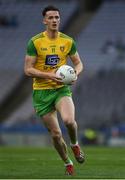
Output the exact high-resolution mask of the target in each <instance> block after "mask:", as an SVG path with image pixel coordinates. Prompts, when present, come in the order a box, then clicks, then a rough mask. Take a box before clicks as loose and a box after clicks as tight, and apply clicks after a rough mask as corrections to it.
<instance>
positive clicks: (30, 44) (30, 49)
mask: <svg viewBox="0 0 125 180" xmlns="http://www.w3.org/2000/svg"><path fill="white" fill-rule="evenodd" d="M27 55H29V56H37V51H36V48H35V46H34V43H33V41H32V40H29V42H28V45H27Z"/></svg>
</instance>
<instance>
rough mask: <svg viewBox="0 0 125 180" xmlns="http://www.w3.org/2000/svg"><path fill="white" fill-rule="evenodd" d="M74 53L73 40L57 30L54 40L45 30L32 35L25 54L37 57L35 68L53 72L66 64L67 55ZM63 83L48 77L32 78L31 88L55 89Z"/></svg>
mask: <svg viewBox="0 0 125 180" xmlns="http://www.w3.org/2000/svg"><path fill="white" fill-rule="evenodd" d="M75 53H76V46H75V42H74V40H73V39H72V38H70V37H69V36H67V35H65V34H63V33H61V32H59V33H58V37H57V38H56V39H54V40H52V39H49V38H48V36H47V35H46V32H42V33H40V34H37V35H36V36H34V37H32V38H31V39H30V41H29V42H28V47H27V55H29V56H34V57H36V58H37V60H36V64H35V68H36V69H38V70H40V71H43V72H55V71H56V70H57V69H58V68H59V67H60V66H62V65H64V64H67V58H68V55H74V54H75ZM62 86H63V85H59V84H57V83H56V82H55V81H52V80H50V79H44V78H43V79H42V78H33V89H55V88H59V87H62Z"/></svg>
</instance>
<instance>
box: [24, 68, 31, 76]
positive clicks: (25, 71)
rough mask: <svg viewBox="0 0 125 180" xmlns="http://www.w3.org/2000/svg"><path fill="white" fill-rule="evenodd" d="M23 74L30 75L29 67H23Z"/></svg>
mask: <svg viewBox="0 0 125 180" xmlns="http://www.w3.org/2000/svg"><path fill="white" fill-rule="evenodd" d="M24 74H25V75H26V76H31V75H30V71H29V69H26V68H24Z"/></svg>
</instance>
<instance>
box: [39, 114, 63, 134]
mask: <svg viewBox="0 0 125 180" xmlns="http://www.w3.org/2000/svg"><path fill="white" fill-rule="evenodd" d="M42 122H43V123H44V125H45V126H46V128H47V129H48V131H49V132H51V134H53V133H61V130H60V127H59V123H58V119H57V112H56V111H52V112H49V113H48V114H46V115H44V116H42Z"/></svg>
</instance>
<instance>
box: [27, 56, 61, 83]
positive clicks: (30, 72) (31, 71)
mask: <svg viewBox="0 0 125 180" xmlns="http://www.w3.org/2000/svg"><path fill="white" fill-rule="evenodd" d="M35 63H36V57H33V56H28V55H26V57H25V64H24V72H25V74H26V75H27V76H30V77H38V78H44V79H51V80H53V81H57V82H60V78H59V77H57V76H56V74H55V73H54V72H51V73H50V72H42V71H40V70H38V69H36V68H34V66H35Z"/></svg>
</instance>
